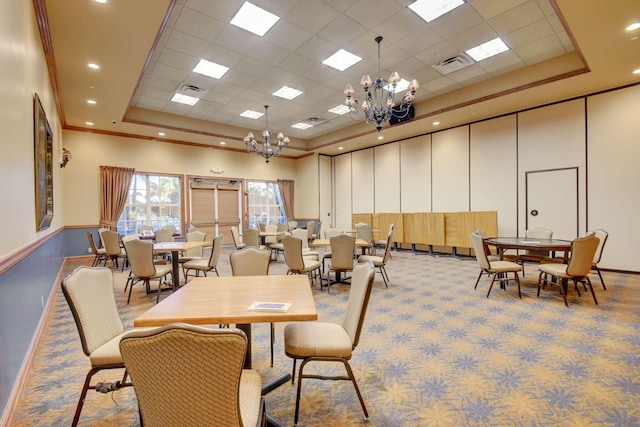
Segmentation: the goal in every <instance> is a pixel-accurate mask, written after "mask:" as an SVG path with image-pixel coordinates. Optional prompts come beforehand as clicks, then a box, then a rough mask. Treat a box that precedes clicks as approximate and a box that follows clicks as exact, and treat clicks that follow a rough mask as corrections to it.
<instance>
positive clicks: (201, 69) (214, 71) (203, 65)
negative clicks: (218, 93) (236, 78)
mask: <svg viewBox="0 0 640 427" xmlns="http://www.w3.org/2000/svg"><path fill="white" fill-rule="evenodd" d="M227 71H229V67H225V66H224V65H220V64H216V63H215V62H211V61H207V60H206V59H201V60H200V62H198V65H196V66H195V68H194V69H193V72H194V73H198V74H203V75H205V76H209V77H213V78H214V79H219V78H221V77H222V76H224V74H225V73H226V72H227Z"/></svg>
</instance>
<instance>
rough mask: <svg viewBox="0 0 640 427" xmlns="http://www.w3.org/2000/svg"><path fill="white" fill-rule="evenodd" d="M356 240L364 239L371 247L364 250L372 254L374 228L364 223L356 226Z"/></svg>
mask: <svg viewBox="0 0 640 427" xmlns="http://www.w3.org/2000/svg"><path fill="white" fill-rule="evenodd" d="M356 239H362V240H364V241H365V242H367V244H368V245H369V246H367V247H366V248H364V250H366V251H367V252H368V253H369V254H371V247H372V245H373V227H371V225H370V224H365V223H364V222H359V223H357V224H356ZM363 253H364V252H363Z"/></svg>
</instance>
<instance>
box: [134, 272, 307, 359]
mask: <svg viewBox="0 0 640 427" xmlns="http://www.w3.org/2000/svg"><path fill="white" fill-rule="evenodd" d="M257 301H264V302H284V303H291V307H289V309H288V310H287V311H286V312H271V311H252V310H248V307H249V306H250V305H251V304H253V303H254V302H257ZM317 319H318V313H317V311H316V305H315V301H314V299H313V294H312V292H311V287H310V286H309V279H308V278H307V276H305V275H303V274H302V275H282V276H280V275H278V276H276V275H272V276H221V277H197V278H195V279H193V280H191V281H190V282H189V283H187V284H186V285H185V286H183V287H182V288H180V289H179V290H178V291H176V292H174V293H173V294H171V295H169V296H168V297H167V298H165V299H164V300H162V301H160V302H159V303H158V304H156V305H155V306H153V307H152V308H151V309H149V310H148V311H147V312H146V313H144V314H142V315H141V316H139V317H137V318H136V319H135V320H134V321H133V324H134V326H163V325H167V324H169V323H174V322H183V323H191V324H194V325H211V324H230V323H234V324H236V326H237V327H238V328H240V329H242V330H243V331H244V333H245V334H246V335H247V340H248V343H247V357H246V358H245V367H247V368H250V367H251V324H252V323H257V322H268V323H270V322H291V321H300V320H317Z"/></svg>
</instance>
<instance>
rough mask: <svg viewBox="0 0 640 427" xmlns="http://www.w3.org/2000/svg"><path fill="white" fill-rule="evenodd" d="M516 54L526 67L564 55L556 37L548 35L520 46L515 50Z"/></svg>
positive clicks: (563, 49)
mask: <svg viewBox="0 0 640 427" xmlns="http://www.w3.org/2000/svg"><path fill="white" fill-rule="evenodd" d="M516 53H517V54H518V56H520V58H522V60H523V61H524V62H526V63H527V64H528V65H531V64H535V63H537V62H540V61H544V60H545V59H549V58H553V57H554V56H558V55H562V54H564V53H566V50H565V48H564V46H562V43H560V40H559V39H558V37H557V36H556V35H555V34H554V35H550V36H548V37H545V38H544V39H540V40H537V41H535V42H533V43H529V44H528V45H525V46H521V47H519V48H517V49H516Z"/></svg>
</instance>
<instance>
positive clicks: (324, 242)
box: [311, 239, 371, 255]
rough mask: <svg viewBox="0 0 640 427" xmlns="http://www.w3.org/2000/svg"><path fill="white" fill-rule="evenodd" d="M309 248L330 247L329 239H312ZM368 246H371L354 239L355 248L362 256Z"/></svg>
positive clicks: (361, 240) (362, 240)
mask: <svg viewBox="0 0 640 427" xmlns="http://www.w3.org/2000/svg"><path fill="white" fill-rule="evenodd" d="M311 246H313V247H314V248H320V247H326V246H331V239H314V240H313V242H311ZM369 246H371V245H370V244H369V243H367V241H366V240H364V239H356V247H357V248H362V255H364V254H365V250H366V249H367V248H368V247H369Z"/></svg>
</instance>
